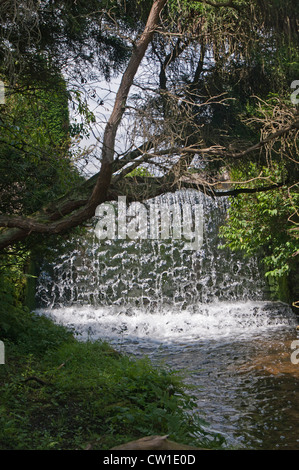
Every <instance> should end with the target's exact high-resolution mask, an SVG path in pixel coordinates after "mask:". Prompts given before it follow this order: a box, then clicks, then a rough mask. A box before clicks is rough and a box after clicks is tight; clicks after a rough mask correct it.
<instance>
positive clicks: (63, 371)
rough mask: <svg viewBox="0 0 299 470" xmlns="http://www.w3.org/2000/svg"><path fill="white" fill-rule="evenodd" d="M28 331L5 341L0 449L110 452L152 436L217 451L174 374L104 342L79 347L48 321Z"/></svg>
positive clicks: (36, 321) (31, 321) (37, 320)
mask: <svg viewBox="0 0 299 470" xmlns="http://www.w3.org/2000/svg"><path fill="white" fill-rule="evenodd" d="M25 323H26V322H25ZM26 325H27V326H26V327H25V326H24V324H23V326H22V328H21V331H20V334H19V335H16V334H14V337H13V339H12V338H6V339H5V340H4V343H5V353H6V354H5V356H6V364H5V365H0V397H1V398H0V450H17V449H19V450H21V449H22V450H51V449H53V450H75V449H76V450H81V449H85V448H86V447H87V446H89V447H91V448H92V449H95V450H105V449H109V448H111V447H113V446H115V445H118V444H121V443H123V442H127V441H129V440H134V439H138V438H140V437H143V436H146V435H153V434H162V435H165V434H169V438H170V439H172V440H175V441H177V442H181V443H184V444H189V445H195V446H201V445H202V446H203V447H207V446H209V447H216V448H217V447H219V446H220V444H221V442H220V440H219V439H218V437H217V436H208V435H206V433H205V432H204V431H203V428H202V426H203V424H204V423H203V421H202V420H201V419H200V417H199V416H198V415H197V414H196V413H193V412H192V410H194V407H195V401H194V399H193V398H192V396H191V395H190V393H189V391H188V390H186V386H185V385H184V382H183V379H182V377H180V376H179V375H178V374H177V373H175V372H173V371H170V370H166V368H163V367H155V366H153V365H152V364H151V362H150V361H149V359H147V358H144V359H135V358H132V357H129V356H126V355H124V354H119V353H118V352H116V351H115V350H114V349H113V348H112V347H111V346H110V345H109V344H107V343H106V342H102V341H97V342H93V343H91V342H86V343H83V342H78V341H77V340H75V339H74V337H73V335H72V333H71V332H70V331H68V330H67V329H65V328H64V327H62V326H58V325H55V324H54V323H52V322H51V321H50V320H49V319H46V318H43V317H38V316H35V315H33V314H30V315H28V318H27V323H26ZM195 436H196V437H195Z"/></svg>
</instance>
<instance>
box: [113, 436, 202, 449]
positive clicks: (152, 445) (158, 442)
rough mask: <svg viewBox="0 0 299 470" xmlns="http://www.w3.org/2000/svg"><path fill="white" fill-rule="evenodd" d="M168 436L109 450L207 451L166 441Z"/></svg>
mask: <svg viewBox="0 0 299 470" xmlns="http://www.w3.org/2000/svg"><path fill="white" fill-rule="evenodd" d="M167 437H168V436H147V437H142V438H141V439H138V440H137V441H131V442H127V443H125V444H122V445H119V446H116V447H112V449H110V450H208V449H201V448H199V447H192V446H188V445H185V444H178V443H177V442H174V441H170V440H168V439H167Z"/></svg>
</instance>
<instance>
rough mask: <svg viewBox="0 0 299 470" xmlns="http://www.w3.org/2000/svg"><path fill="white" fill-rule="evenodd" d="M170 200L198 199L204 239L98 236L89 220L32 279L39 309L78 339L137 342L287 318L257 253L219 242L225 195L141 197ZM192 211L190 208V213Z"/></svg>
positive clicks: (245, 328) (243, 329)
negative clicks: (270, 293) (270, 294)
mask: <svg viewBox="0 0 299 470" xmlns="http://www.w3.org/2000/svg"><path fill="white" fill-rule="evenodd" d="M152 202H154V203H156V204H164V205H166V206H167V207H169V211H170V210H171V208H172V207H174V206H175V207H180V206H182V205H189V206H190V207H194V206H195V205H196V204H200V205H201V206H202V208H203V219H202V222H203V243H202V245H201V246H200V248H199V249H198V250H195V249H194V250H184V244H185V241H184V240H182V239H175V240H174V239H142V240H136V239H134V240H130V239H126V240H118V239H112V240H111V239H106V240H101V241H100V240H99V239H98V237H97V236H96V234H95V223H93V224H91V225H90V227H89V228H87V230H86V234H85V235H81V236H80V237H78V238H75V237H74V238H73V239H72V240H71V241H69V242H66V246H65V249H64V250H62V253H61V248H59V249H57V257H56V259H55V261H54V262H52V263H45V264H44V265H43V266H42V271H41V274H40V277H39V280H38V288H37V300H38V303H39V307H40V309H41V311H42V312H44V313H45V312H46V314H47V315H49V316H51V317H52V318H53V319H54V320H56V321H60V322H62V323H65V324H67V325H71V326H73V327H74V328H75V330H76V331H77V332H78V333H80V334H81V335H82V337H83V338H87V337H89V338H97V337H104V338H105V337H107V339H112V340H116V339H118V340H119V339H120V338H122V339H124V338H129V339H130V340H131V341H133V342H134V341H135V342H139V343H140V342H141V341H143V340H145V339H146V341H151V342H152V341H158V342H159V341H160V342H163V343H164V344H165V343H166V342H167V341H170V342H173V341H174V342H176V341H184V340H185V341H186V340H191V339H192V341H197V340H198V338H217V337H219V335H220V336H221V337H222V338H224V337H231V336H232V335H233V336H234V337H238V338H240V335H242V334H244V335H248V334H250V333H251V332H252V333H256V331H260V330H261V329H268V328H269V327H277V326H279V325H281V324H284V323H288V322H289V321H290V320H289V318H290V317H291V313H290V310H289V308H288V307H287V306H285V305H283V304H281V303H275V302H274V303H273V302H268V301H267V286H266V284H265V280H264V278H263V275H262V273H261V272H260V269H259V266H258V262H257V260H256V259H254V258H251V259H244V258H243V256H242V254H240V253H232V252H231V251H230V250H227V249H221V248H220V247H219V245H220V243H221V240H220V239H219V235H218V231H219V227H220V226H221V225H222V224H223V223H224V221H225V217H226V213H227V208H228V201H227V198H221V199H217V200H213V199H211V198H210V197H207V196H204V195H203V194H201V193H198V192H197V191H193V190H183V191H178V192H177V193H175V194H166V195H163V196H160V197H159V198H155V200H154V201H147V204H151V203H152ZM191 216H192V214H191Z"/></svg>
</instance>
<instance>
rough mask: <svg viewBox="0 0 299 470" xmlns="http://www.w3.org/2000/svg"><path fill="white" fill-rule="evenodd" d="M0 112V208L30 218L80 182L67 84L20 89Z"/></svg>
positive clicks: (61, 82) (57, 82)
mask: <svg viewBox="0 0 299 470" xmlns="http://www.w3.org/2000/svg"><path fill="white" fill-rule="evenodd" d="M53 86H54V85H53ZM0 112H1V114H0V127H1V141H0V192H1V199H0V210H1V211H2V212H4V213H13V214H16V213H21V214H22V215H24V214H30V213H32V212H34V211H36V210H38V209H39V208H40V207H41V206H42V205H44V204H45V203H47V202H48V201H50V200H52V199H53V197H57V196H59V195H62V194H63V193H64V192H65V191H66V190H67V189H69V188H70V186H71V185H75V183H76V182H77V181H78V180H79V176H78V173H77V172H76V170H75V169H74V168H73V166H72V164H71V154H70V152H69V145H70V138H69V133H68V131H69V118H68V98H67V93H66V89H65V83H64V82H63V80H62V79H58V78H57V81H56V83H55V86H54V88H47V87H44V86H42V85H41V84H40V83H37V82H36V83H35V84H32V87H31V88H30V89H29V90H23V89H22V87H20V88H19V89H16V90H15V92H14V93H13V94H11V95H10V96H9V95H8V96H7V100H6V106H2V107H1V109H0Z"/></svg>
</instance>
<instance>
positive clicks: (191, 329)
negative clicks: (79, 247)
mask: <svg viewBox="0 0 299 470" xmlns="http://www.w3.org/2000/svg"><path fill="white" fill-rule="evenodd" d="M39 313H41V314H44V315H47V316H49V317H50V318H52V319H53V320H54V321H55V322H57V323H60V324H63V325H66V326H68V327H70V328H72V329H74V332H75V333H76V335H78V338H79V339H81V340H83V341H86V340H88V339H89V340H97V339H106V340H109V342H111V343H114V344H116V343H118V344H119V343H125V342H127V343H131V344H134V343H136V344H138V345H141V344H143V345H146V344H147V345H159V344H160V345H164V346H169V347H170V346H173V347H175V346H176V345H181V344H183V343H185V344H187V343H189V344H190V343H197V342H202V341H207V340H215V341H220V342H221V343H222V342H225V341H234V340H237V341H239V340H240V339H244V340H247V339H252V338H253V337H255V336H258V335H263V334H269V332H270V331H273V330H274V329H278V328H280V329H281V328H289V327H290V328H294V326H295V324H296V320H295V318H294V317H295V316H294V315H293V314H292V312H291V310H290V309H289V307H288V306H287V305H285V304H283V303H280V302H271V303H269V302H250V301H249V302H236V303H228V302H219V303H217V304H210V305H197V306H195V305H193V306H192V308H191V307H190V308H188V309H185V310H175V309H174V308H168V309H166V308H165V309H164V310H163V311H156V312H148V311H146V310H144V309H138V308H133V307H130V308H121V307H115V306H114V307H113V306H110V307H100V308H99V307H98V308H92V307H90V306H81V307H78V306H73V307H66V308H57V309H49V310H48V309H46V310H44V309H43V310H40V311H39Z"/></svg>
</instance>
